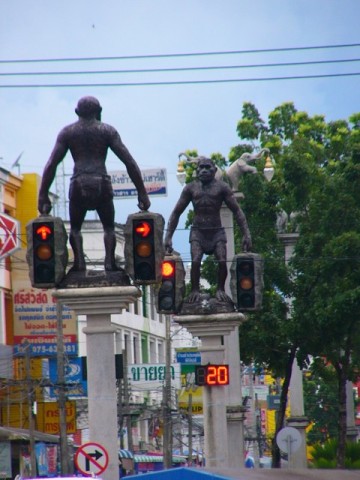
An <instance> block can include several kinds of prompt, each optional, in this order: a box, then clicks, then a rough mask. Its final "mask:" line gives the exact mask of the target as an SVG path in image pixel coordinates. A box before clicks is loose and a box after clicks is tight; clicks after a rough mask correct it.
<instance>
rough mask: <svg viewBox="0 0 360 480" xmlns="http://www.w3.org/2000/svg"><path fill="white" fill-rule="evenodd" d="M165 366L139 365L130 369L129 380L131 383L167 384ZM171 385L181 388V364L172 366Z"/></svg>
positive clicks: (159, 364) (158, 364)
mask: <svg viewBox="0 0 360 480" xmlns="http://www.w3.org/2000/svg"><path fill="white" fill-rule="evenodd" d="M165 376H166V366H165V364H161V363H157V364H154V365H153V364H138V365H131V366H129V367H128V378H129V380H130V381H131V382H158V383H159V382H160V383H161V382H165ZM170 376H171V383H172V384H173V385H174V386H175V387H177V388H179V387H180V364H179V363H174V364H172V365H171V366H170Z"/></svg>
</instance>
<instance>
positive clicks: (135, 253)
mask: <svg viewBox="0 0 360 480" xmlns="http://www.w3.org/2000/svg"><path fill="white" fill-rule="evenodd" d="M164 223H165V222H164V218H163V217H162V215H160V214H158V213H151V212H140V213H135V214H131V215H129V216H128V219H127V222H126V225H125V270H126V272H127V273H128V275H130V276H131V277H132V278H133V280H134V282H135V283H136V284H138V285H147V284H152V283H157V282H159V281H160V280H161V264H162V261H163V258H164V252H165V251H164V245H163V233H164Z"/></svg>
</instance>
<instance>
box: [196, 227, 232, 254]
mask: <svg viewBox="0 0 360 480" xmlns="http://www.w3.org/2000/svg"><path fill="white" fill-rule="evenodd" d="M189 242H190V243H192V242H196V243H198V244H199V245H200V247H201V249H202V251H203V253H205V254H206V255H210V254H212V253H214V251H215V249H216V246H217V245H218V244H219V243H220V242H221V243H226V233H225V229H224V228H223V227H220V228H196V227H192V228H191V232H190V238H189Z"/></svg>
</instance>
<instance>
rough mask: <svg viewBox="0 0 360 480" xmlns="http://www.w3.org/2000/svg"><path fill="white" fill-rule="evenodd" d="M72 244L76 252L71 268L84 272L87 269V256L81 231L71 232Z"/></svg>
mask: <svg viewBox="0 0 360 480" xmlns="http://www.w3.org/2000/svg"><path fill="white" fill-rule="evenodd" d="M70 245H71V248H72V250H73V252H74V264H73V266H72V268H71V270H72V271H74V272H83V271H85V270H86V263H85V256H84V250H83V239H82V235H81V233H80V231H73V230H71V232H70Z"/></svg>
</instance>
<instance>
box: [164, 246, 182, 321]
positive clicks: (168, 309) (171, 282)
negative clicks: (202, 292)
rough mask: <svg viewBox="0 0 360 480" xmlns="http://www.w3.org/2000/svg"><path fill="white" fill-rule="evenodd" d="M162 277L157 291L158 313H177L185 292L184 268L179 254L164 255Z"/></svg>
mask: <svg viewBox="0 0 360 480" xmlns="http://www.w3.org/2000/svg"><path fill="white" fill-rule="evenodd" d="M161 271H162V278H161V283H160V286H159V289H158V292H157V311H158V312H159V313H165V314H171V313H178V312H179V310H180V308H181V303H182V301H183V298H184V293H185V269H184V266H183V262H182V260H181V257H180V255H178V254H177V253H175V252H173V254H172V255H166V256H165V258H164V261H163V263H162V268H161Z"/></svg>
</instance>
